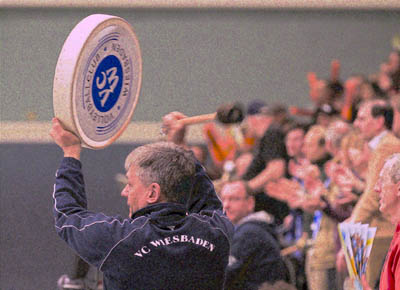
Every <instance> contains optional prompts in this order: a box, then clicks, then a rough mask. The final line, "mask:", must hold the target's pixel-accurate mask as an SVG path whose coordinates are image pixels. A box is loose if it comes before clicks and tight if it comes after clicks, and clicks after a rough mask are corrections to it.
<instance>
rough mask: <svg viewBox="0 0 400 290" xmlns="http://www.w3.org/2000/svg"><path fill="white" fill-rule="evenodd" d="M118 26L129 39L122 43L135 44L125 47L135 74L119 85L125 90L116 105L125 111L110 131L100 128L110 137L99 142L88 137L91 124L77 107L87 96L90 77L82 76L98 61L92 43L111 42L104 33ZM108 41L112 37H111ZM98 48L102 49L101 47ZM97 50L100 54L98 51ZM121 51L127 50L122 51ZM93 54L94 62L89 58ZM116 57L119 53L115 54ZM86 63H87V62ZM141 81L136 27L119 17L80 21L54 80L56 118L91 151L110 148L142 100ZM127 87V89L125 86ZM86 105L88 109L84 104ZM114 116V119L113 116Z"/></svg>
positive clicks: (131, 70)
mask: <svg viewBox="0 0 400 290" xmlns="http://www.w3.org/2000/svg"><path fill="white" fill-rule="evenodd" d="M115 27H116V28H118V29H121V30H122V31H123V33H124V34H126V35H127V36H128V37H127V38H126V39H122V38H121V41H122V40H123V41H125V42H130V41H132V45H129V47H123V48H125V50H129V52H131V56H129V55H128V57H127V58H125V60H126V59H128V60H129V65H127V66H126V67H127V68H129V70H130V73H131V74H130V75H129V74H128V78H127V79H123V80H121V82H122V85H120V86H119V87H120V90H121V91H120V93H119V95H118V97H117V98H116V100H117V101H116V102H117V103H114V105H118V110H120V107H121V106H122V109H121V112H117V113H116V115H118V116H117V119H116V120H113V121H112V122H111V123H112V126H108V127H109V128H108V129H107V130H108V131H106V129H98V130H103V131H101V132H100V133H99V134H102V135H106V136H107V137H105V138H106V139H104V140H96V139H98V138H97V136H88V135H90V134H91V132H89V133H88V132H87V131H88V130H87V129H85V128H84V127H85V126H86V125H87V124H86V123H85V122H84V120H82V119H81V120H80V119H79V114H80V111H79V110H80V109H79V107H77V105H76V104H77V102H78V101H82V102H84V98H85V96H84V88H83V86H84V82H85V78H86V75H81V71H82V70H84V69H83V67H86V68H87V67H88V66H89V62H90V61H91V60H93V61H94V58H95V56H97V55H98V53H97V55H95V56H93V55H94V54H93V52H92V53H91V50H92V49H91V48H92V46H94V45H95V44H93V43H91V42H96V40H98V39H99V38H100V39H107V37H105V36H103V35H104V34H106V32H104V31H105V30H107V29H108V30H110V31H111V30H112V29H113V28H115ZM115 34H116V33H115V32H114V33H110V35H115ZM126 35H125V36H126ZM96 38H97V39H96ZM108 39H111V38H110V37H108ZM110 41H111V40H110ZM103 42H104V41H103ZM125 45H126V43H125ZM113 47H114V46H113ZM119 47H120V46H118V49H119ZM96 48H97V49H98V50H100V46H99V45H98V47H96ZM101 48H102V47H101ZM93 51H94V52H96V51H95V50H93ZM121 51H124V50H123V49H122V50H121ZM90 53H91V55H92V58H93V59H92V58H91V57H90V56H89V55H90ZM114 54H117V53H116V52H114ZM108 56H110V55H107V57H108ZM125 57H126V55H125ZM88 60H89V61H88ZM103 60H104V59H101V60H100V61H99V63H100V64H98V65H101V63H102V61H103ZM85 61H87V63H85ZM121 62H122V61H120V65H121V69H122V70H123V69H125V68H126V67H125V65H124V64H126V62H125V63H122V64H121ZM132 62H134V63H135V64H134V65H132ZM96 73H97V68H96V69H95V71H94V73H93V82H94V76H95V75H96ZM123 76H124V77H125V76H126V75H125V72H124V74H123ZM121 79H122V78H121ZM141 81H142V57H141V50H140V46H139V41H138V39H137V37H136V34H135V32H134V30H133V28H132V26H131V25H130V24H129V23H128V22H127V21H125V20H124V19H122V18H120V17H117V16H112V15H105V14H93V15H90V16H88V17H86V18H84V19H83V20H82V21H80V22H79V23H78V24H77V25H76V26H75V27H74V29H73V30H72V31H71V33H70V34H69V36H68V38H67V40H66V41H65V43H64V45H63V48H62V50H61V53H60V56H59V58H58V62H57V66H56V72H55V77H54V86H53V105H54V113H55V116H56V117H58V118H59V119H60V120H61V121H62V122H63V124H64V126H65V127H66V129H68V130H70V131H72V132H74V133H75V134H76V135H78V137H80V139H81V141H82V146H84V147H87V148H91V149H102V148H105V147H107V146H109V145H110V144H111V143H113V142H114V141H115V140H116V139H117V138H118V137H119V136H120V135H121V134H122V133H123V131H124V130H125V128H126V126H127V125H128V124H129V122H130V120H131V118H132V116H133V112H134V110H135V108H136V104H137V102H138V99H139V93H140V89H141ZM125 84H126V86H127V87H124V85H125ZM80 87H82V94H81V95H80V97H81V100H77V98H78V96H77V94H76V90H80ZM90 87H92V86H90ZM124 89H125V90H127V92H128V93H127V96H128V97H127V98H128V101H127V102H125V103H121V106H119V104H118V102H119V101H121V102H122V101H123V99H122V98H120V96H121V95H122V93H123V90H124ZM91 93H92V92H91ZM124 97H125V93H124ZM66 98H67V99H66ZM114 99H115V98H114ZM88 100H89V99H88ZM92 102H93V103H94V100H92ZM129 102H130V103H129ZM106 104H107V103H106ZM89 105H92V106H93V105H94V104H89ZM114 105H113V106H114ZM83 106H85V104H84V103H83ZM100 106H101V105H100ZM96 107H97V106H96ZM111 108H112V107H111ZM88 110H89V109H88ZM92 112H93V111H92ZM95 114H96V113H94V115H95ZM110 115H111V116H113V115H112V113H111V114H110ZM100 117H101V120H103V116H99V120H100ZM106 117H107V116H104V120H106ZM110 118H111V117H110ZM89 121H90V120H88V122H89ZM90 122H91V121H90ZM96 128H104V127H100V126H99V127H96ZM110 128H114V129H115V128H117V130H116V131H112V129H110ZM96 130H97V129H96ZM102 132H107V133H102ZM107 134H108V135H107ZM101 138H103V137H101ZM101 138H100V139H101Z"/></svg>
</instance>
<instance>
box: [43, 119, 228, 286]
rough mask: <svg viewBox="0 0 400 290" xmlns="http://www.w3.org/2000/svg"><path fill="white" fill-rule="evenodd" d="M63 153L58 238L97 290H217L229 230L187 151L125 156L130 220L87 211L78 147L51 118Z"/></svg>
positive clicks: (141, 150)
mask: <svg viewBox="0 0 400 290" xmlns="http://www.w3.org/2000/svg"><path fill="white" fill-rule="evenodd" d="M50 135H51V136H52V138H53V139H54V141H55V143H56V144H57V145H59V146H60V147H61V149H62V150H63V152H64V158H63V160H62V162H61V165H60V167H59V169H58V170H57V173H56V182H55V186H54V193H53V198H54V209H53V212H54V217H55V227H56V231H57V233H58V235H59V236H60V237H61V238H62V239H64V240H65V241H66V242H67V243H68V245H69V246H70V247H71V248H73V249H74V250H75V251H76V252H77V253H78V254H79V255H80V256H81V257H82V258H83V259H84V260H85V261H87V262H88V263H89V264H92V265H94V266H96V267H97V268H98V269H99V270H100V271H102V272H103V277H104V289H113V290H114V289H129V290H131V289H222V288H223V284H224V278H225V269H226V266H227V264H228V256H229V250H230V243H231V239H232V235H233V225H232V224H231V222H230V221H229V220H228V218H227V217H226V216H225V215H224V214H223V213H222V204H221V202H220V200H219V199H218V197H217V195H216V193H215V190H214V187H213V185H212V182H211V181H210V179H209V178H208V176H207V175H206V173H205V171H204V169H203V167H202V166H201V165H200V164H199V163H198V162H197V161H196V159H195V158H194V156H193V154H192V153H191V152H190V151H187V150H185V149H183V148H182V147H180V146H177V145H175V144H172V143H170V142H159V143H154V144H148V145H144V146H140V147H138V148H136V149H135V150H133V151H132V152H131V153H130V154H129V155H128V157H127V159H126V162H125V167H126V170H127V179H128V184H127V185H126V187H125V188H124V189H123V191H122V193H121V195H122V196H125V197H126V198H127V204H128V206H129V209H130V216H129V218H122V217H120V216H106V215H105V214H103V213H95V212H91V211H89V210H88V209H87V198H86V193H85V186H84V180H83V175H82V171H81V167H82V164H81V162H80V161H79V159H80V153H81V144H80V141H79V139H78V137H76V136H75V135H74V134H72V133H71V132H68V131H66V130H65V129H64V128H63V126H62V124H61V123H60V121H59V120H58V119H57V118H54V119H53V124H52V129H51V131H50Z"/></svg>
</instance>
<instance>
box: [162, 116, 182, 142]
mask: <svg viewBox="0 0 400 290" xmlns="http://www.w3.org/2000/svg"><path fill="white" fill-rule="evenodd" d="M184 118H186V115H184V114H182V113H181V112H171V113H169V114H167V115H165V116H164V117H163V118H162V127H161V130H162V133H163V134H164V135H165V136H166V139H167V141H169V142H173V143H175V144H177V145H184V143H185V140H184V139H185V133H186V127H185V125H183V124H182V123H180V122H178V120H181V119H184Z"/></svg>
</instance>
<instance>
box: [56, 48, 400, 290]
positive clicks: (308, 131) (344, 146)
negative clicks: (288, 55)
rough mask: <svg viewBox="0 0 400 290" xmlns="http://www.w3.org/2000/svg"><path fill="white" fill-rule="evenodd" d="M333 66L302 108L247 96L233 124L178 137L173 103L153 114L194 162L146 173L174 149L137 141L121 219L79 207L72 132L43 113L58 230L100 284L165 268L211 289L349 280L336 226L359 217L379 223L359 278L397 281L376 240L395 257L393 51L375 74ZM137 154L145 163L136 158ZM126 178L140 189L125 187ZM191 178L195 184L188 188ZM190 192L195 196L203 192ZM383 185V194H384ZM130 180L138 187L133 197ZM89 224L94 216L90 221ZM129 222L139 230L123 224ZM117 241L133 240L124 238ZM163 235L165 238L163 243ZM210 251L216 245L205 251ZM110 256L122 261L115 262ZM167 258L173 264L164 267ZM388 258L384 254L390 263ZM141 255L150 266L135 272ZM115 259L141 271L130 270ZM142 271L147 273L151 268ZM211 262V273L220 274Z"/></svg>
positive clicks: (399, 94)
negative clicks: (53, 168)
mask: <svg viewBox="0 0 400 290" xmlns="http://www.w3.org/2000/svg"><path fill="white" fill-rule="evenodd" d="M339 71H340V63H339V62H338V61H336V60H334V61H332V63H331V72H330V76H329V78H327V79H320V78H318V77H317V76H316V75H315V74H314V73H309V74H308V81H309V87H310V100H311V102H312V104H313V107H312V108H311V109H304V108H298V107H286V106H285V105H284V104H269V103H268V102H267V99H257V100H253V101H250V102H249V103H248V104H241V106H236V108H237V107H239V108H240V107H241V108H242V110H243V112H242V113H243V116H244V118H243V120H241V119H240V120H239V121H240V122H237V123H234V124H226V123H220V122H218V121H215V122H211V123H207V124H205V125H204V129H203V131H204V144H188V143H187V142H186V141H185V132H186V127H185V125H183V123H181V122H179V120H180V119H184V118H185V117H186V116H185V115H184V114H183V113H180V112H172V113H169V114H167V115H166V116H164V117H163V127H162V128H163V132H164V138H165V139H166V141H169V142H168V143H167V144H174V146H177V147H173V150H178V149H176V148H184V150H185V152H187V151H188V152H190V151H191V152H192V153H193V154H194V156H195V157H196V159H197V160H198V161H199V163H196V162H197V161H193V160H192V159H191V157H190V156H189V157H187V156H186V155H185V154H187V153H183V151H182V152H180V153H179V154H184V155H185V156H186V157H185V158H186V159H182V160H181V161H180V162H182V163H187V162H189V163H190V162H191V163H190V164H192V163H193V164H192V167H193V168H186V167H182V168H184V170H185V172H186V171H187V172H189V173H185V174H183V175H182V176H179V177H176V176H172V175H171V171H177V170H183V169H177V168H172V167H171V168H169V167H167V168H166V169H164V170H162V171H161V173H156V172H157V170H158V171H160V170H161V169H160V168H161V167H160V166H167V165H168V166H170V164H168V162H171V160H174V162H175V160H177V159H176V158H177V156H173V155H171V159H168V158H167V159H165V160H163V162H164V163H160V164H158V165H157V166H158V167H157V166H156V165H154V166H153V165H152V164H153V163H154V164H155V163H156V161H155V160H158V159H160V158H161V157H160V156H161V155H162V154H161V153H160V152H164V153H165V152H167V151H168V150H170V148H169V147H168V146H170V145H168V146H167V145H158V146H161V147H157V146H155V147H151V150H150V149H148V151H149V152H150V151H154V150H155V151H157V152H158V154H156V155H154V156H152V157H151V156H150V155H151V154H150V153H146V152H145V151H146V150H144V151H143V152H144V153H143V152H139V153H140V154H147V155H146V156H147V157H146V158H147V159H146V158H144V159H143V158H142V157H137V156H138V154H139V153H138V151H134V152H136V153H132V154H133V157H129V156H128V158H127V163H126V169H127V178H128V180H133V179H135V178H136V179H137V178H138V177H139V181H138V180H135V182H132V184H130V183H129V184H128V185H127V187H126V188H125V189H124V190H123V192H122V193H121V195H122V196H124V197H126V198H127V199H128V205H129V208H130V214H129V218H130V219H131V220H128V221H126V220H124V219H115V220H114V219H110V218H109V217H105V216H104V215H103V216H99V215H91V214H90V213H87V212H86V211H85V210H86V209H85V199H84V198H83V196H82V193H81V191H82V186H83V185H81V183H82V182H81V181H80V178H81V177H80V176H78V177H77V178H78V179H77V181H73V182H71V179H73V178H75V177H74V176H75V175H79V174H81V173H80V164H79V162H76V160H74V159H78V160H79V155H80V145H79V144H78V143H79V142H78V140H77V139H74V136H71V135H67V137H65V134H67V133H66V132H65V130H63V129H62V126H61V124H60V123H59V122H58V121H57V120H54V121H53V129H52V136H53V139H54V140H55V141H56V143H57V144H58V145H59V146H60V147H61V148H62V149H63V150H64V156H65V157H66V160H64V161H63V164H62V167H61V169H62V170H64V171H65V172H64V173H63V175H64V179H63V176H62V175H61V177H59V176H58V177H57V178H58V179H57V180H58V183H57V182H56V189H55V203H56V208H55V215H56V221H57V224H56V227H57V229H58V230H59V234H60V236H62V237H63V238H64V239H65V240H66V241H67V242H68V243H69V244H70V245H71V246H72V247H74V249H75V250H76V251H77V252H78V253H79V254H80V255H81V256H83V257H84V258H85V260H87V261H90V262H91V263H93V264H94V265H96V266H98V267H99V268H101V270H105V272H104V274H105V275H106V277H105V278H106V280H107V283H108V285H119V286H121V287H122V288H121V289H130V288H129V285H135V284H134V283H139V285H150V284H146V283H150V282H148V281H151V283H152V284H151V285H153V286H154V289H156V288H157V287H156V286H155V285H158V284H157V283H161V280H163V281H164V283H167V284H165V285H171V287H172V288H173V287H175V286H176V285H178V284H179V283H183V284H179V285H184V284H185V283H188V284H186V285H185V287H181V288H179V289H218V288H221V287H222V285H223V284H224V285H225V288H226V289H278V288H279V289H310V290H314V289H315V290H323V289H327V290H332V289H345V288H344V285H346V283H347V284H348V283H349V282H348V273H347V268H346V262H345V257H344V253H343V251H342V250H341V246H340V239H339V234H338V227H337V225H338V223H340V222H343V221H348V222H361V223H363V224H369V225H370V226H372V227H376V228H377V232H376V237H375V239H374V243H373V247H372V251H371V256H370V259H369V262H368V267H367V271H366V276H363V283H364V288H366V289H367V287H371V289H373V288H374V287H379V284H381V285H385V286H384V287H386V288H381V289H400V288H399V287H400V284H399V283H400V277H399V273H400V265H397V266H396V265H395V263H396V262H395V261H393V259H392V260H390V261H389V262H388V260H387V259H386V263H385V257H386V256H387V255H388V252H389V254H390V253H391V252H392V255H394V253H396V254H397V261H398V251H399V250H398V247H399V245H398V241H397V244H395V238H393V237H397V240H398V232H399V230H400V229H399V226H398V227H397V232H396V223H398V222H399V221H400V217H399V216H398V212H400V165H399V164H400V159H399V158H400V157H399V153H400V52H398V51H393V52H391V53H390V55H389V57H388V59H387V60H385V61H384V62H383V63H382V65H381V66H380V68H379V69H378V72H377V73H376V74H373V75H369V76H366V75H362V74H354V75H352V76H351V77H349V78H348V79H346V80H341V78H340V74H339ZM227 107H229V106H222V107H221V108H219V109H218V113H219V114H220V115H224V114H230V112H231V111H227ZM71 146H72V147H71ZM163 146H164V147H165V146H166V147H165V148H164V147H163ZM145 147H146V146H145ZM70 148H73V150H72V153H71V152H70ZM140 148H141V147H140ZM146 148H147V147H146ZM149 148H150V147H149ZM168 148H169V149H168ZM186 150H187V151H186ZM139 151H140V150H139ZM164 153H163V154H164ZM132 154H131V155H132ZM165 154H166V153H165ZM179 154H178V155H179ZM131 155H130V156H131ZM150 157H151V158H153V159H151V158H150ZM388 158H389V159H388ZM150 159H151V160H150ZM388 160H389V161H390V162H389V161H388ZM393 160H394V161H393ZM131 164H132V166H131ZM190 164H189V165H190ZM200 164H202V166H200ZM396 164H397V165H396ZM183 165H184V164H182V166H183ZM189 165H187V166H189ZM145 166H147V167H149V169H143V168H144V167H145ZM142 167H143V168H142ZM189 167H190V166H189ZM62 170H61V171H62ZM146 170H149V171H148V172H147V171H146ZM142 171H143V172H142ZM381 171H382V172H383V173H382V172H381ZM71 172H72V173H71ZM137 172H139V173H138V174H136V173H137ZM68 174H70V175H71V174H72V175H71V176H70V175H68ZM163 175H165V176H164V177H163ZM207 176H209V177H210V179H209V178H208V177H207ZM142 177H143V178H144V179H142ZM163 178H164V179H166V180H169V179H171V178H175V179H176V180H175V179H174V180H175V182H176V183H175V184H174V187H173V188H172V189H171V190H170V191H168V192H169V193H171V192H175V193H177V194H175V195H170V194H169V193H168V194H166V192H167V191H165V187H166V186H167V185H166V184H167V183H168V182H167V181H166V180H164V179H163ZM196 178H197V179H196ZM198 178H200V179H198ZM143 180H146V182H144V181H143ZM199 180H200V181H199ZM210 180H212V183H211V181H210ZM209 181H210V182H209ZM142 182H143V184H142ZM182 182H183V184H181V183H182ZM137 184H139V185H140V186H141V187H140V188H136V186H137ZM193 184H195V185H196V186H195V187H196V188H197V191H196V192H197V193H198V196H192V195H190V194H189V195H190V196H187V195H188V192H190V190H192V189H193V188H192V187H193V186H194V185H193ZM388 185H391V186H392V187H390V188H389V187H388ZM128 187H132V188H128ZM211 187H213V188H211ZM66 188H67V190H66ZM214 188H215V192H214ZM388 188H389V189H388ZM66 191H69V192H75V191H77V192H78V193H77V195H78V197H76V198H75V200H74V202H77V204H73V201H71V200H70V199H69V196H68V194H67V193H66ZM200 191H204V194H205V196H204V197H202V198H200V196H201V194H200V193H199V192H200ZM388 191H389V192H391V195H390V196H391V197H390V198H387V197H385V193H386V192H388ZM131 192H146V194H145V195H141V196H140V198H139V199H138V198H137V197H134V196H132V193H131ZM214 194H216V195H215V196H214ZM388 195H389V194H388ZM216 196H218V197H219V200H220V201H218V199H216ZM384 197H385V198H384ZM396 198H397V199H396ZM175 203H176V204H179V206H177V205H175ZM71 204H72V205H73V207H71ZM160 204H167V206H161V205H160ZM182 205H183V206H182ZM63 207H64V208H63ZM149 207H150V209H149ZM72 209H73V210H74V211H75V212H76V211H78V212H82V213H81V214H80V215H78V217H79V216H80V217H79V218H77V217H76V216H75V217H74V218H72V217H71V218H70V217H69V214H70V213H68V211H71V210H72ZM222 210H223V211H222ZM185 213H186V215H188V216H189V217H190V218H191V219H189V221H186V219H187V218H185ZM170 214H172V215H173V217H171V216H170ZM225 219H226V220H225ZM228 219H229V221H230V222H227V220H228ZM183 220H185V221H183ZM199 221H200V222H199ZM186 223H189V224H190V226H191V227H192V229H191V231H189V232H190V234H188V233H183V232H182V228H185V227H186ZM93 224H96V225H98V226H99V228H96V229H93V228H94V227H92V225H93ZM203 224H207V225H208V226H210V227H208V228H207V227H204V225H203ZM232 225H233V226H232ZM91 227H92V228H91ZM96 227H97V226H96ZM154 227H156V230H155V228H154ZM89 228H91V229H89ZM74 229H76V231H75V230H74ZM86 229H88V230H87V231H86ZM85 231H86V236H85V235H84V233H83V232H85ZM114 231H116V234H115V232H114ZM136 231H138V232H141V233H143V235H144V236H143V237H140V238H139V237H137V235H131V233H133V232H136ZM395 232H396V235H395ZM110 233H111V234H112V235H111V236H110V237H108V238H107V239H106V241H107V243H105V244H104V245H102V246H101V247H100V246H99V245H98V243H94V244H93V245H92V246H93V248H94V249H95V250H93V248H90V247H89V246H88V245H85V246H84V245H83V243H84V241H85V243H86V242H88V243H89V242H90V240H91V235H93V236H95V237H96V238H99V237H100V236H102V234H104V235H108V234H110ZM113 234H115V236H113ZM199 235H201V238H199ZM190 236H192V238H193V241H192V242H191V241H190ZM147 237H148V239H149V240H146V238H147ZM194 237H197V240H196V238H194ZM128 240H131V243H132V244H134V245H135V246H131V245H127V244H126V241H128ZM80 241H82V242H80ZM156 241H158V242H156ZM171 243H173V244H174V247H172V246H171V247H167V245H169V244H171ZM155 245H158V246H159V247H158V246H155ZM180 246H182V248H179V247H180ZM195 246H199V247H195ZM116 247H117V248H118V249H119V250H118V251H116V250H114V248H116ZM160 249H164V250H166V249H168V251H166V252H165V253H164V252H162V251H161V250H160ZM174 249H175V251H174ZM227 249H228V251H227ZM389 249H390V250H389ZM131 250H132V251H133V252H132V253H133V255H136V256H137V257H136V259H137V261H136V260H130V258H129V259H128V258H126V257H124V255H125V254H124V251H131ZM186 250H187V252H185V251H186ZM176 251H181V253H182V255H183V256H182V257H185V259H184V260H179V259H178V260H176V257H175V256H174V255H175V254H177V253H178V252H176ZM190 251H192V252H191V253H190ZM196 251H197V252H196ZM213 251H216V252H214V253H215V255H209V254H210V253H212V252H213ZM393 251H394V252H393ZM228 252H229V253H228ZM111 253H112V254H113V257H112V258H110V257H111V256H112V255H111ZM150 253H151V254H150ZM193 253H195V254H196V255H197V254H198V255H201V256H197V258H198V259H199V260H197V258H195V257H193V256H192V254H193ZM214 253H213V254H214ZM152 255H153V256H152ZM157 255H158V256H157ZM228 256H229V257H228ZM146 257H152V259H150V258H148V259H147V260H146ZM166 257H167V258H168V259H169V260H168V261H165V258H166ZM216 257H219V259H220V260H218V261H217V260H216ZM134 258H135V257H134ZM157 258H158V259H159V262H156V260H155V259H157ZM118 259H122V261H123V264H121V265H118V263H117V262H118V261H117V260H118ZM200 260H202V261H200ZM138 261H139V262H138ZM161 261H163V262H161ZM168 262H170V263H176V264H175V265H174V266H173V267H172V268H171V267H169V266H168ZM135 263H140V265H141V266H140V267H139V266H137V265H136V264H135ZM157 263H160V265H162V267H161V268H168V269H169V271H170V273H169V274H168V273H167V272H165V273H164V272H162V273H157V274H158V276H157V274H156V273H155V272H154V271H153V270H154V269H159V268H160V265H158V264H157ZM387 263H391V264H390V265H391V267H390V269H389V268H388V266H387ZM176 265H178V266H176ZM125 266H126V267H125ZM124 267H125V268H124ZM130 267H131V268H130ZM141 267H142V268H141ZM146 267H150V268H151V269H152V271H149V272H146V271H144V270H143V269H145V268H146ZM174 267H176V268H174ZM202 267H206V269H203V268H202ZM224 267H225V268H226V269H225V274H222V272H224V270H223V268H224ZM153 268H154V269H153ZM126 269H129V270H126ZM174 269H175V270H174ZM200 269H202V270H200ZM178 270H179V271H178ZM107 271H108V272H107ZM118 271H123V273H122V274H121V273H119V272H118ZM124 271H125V272H126V274H129V273H131V274H132V275H133V272H137V273H140V275H142V277H140V278H128V276H124V275H125V272H124ZM153 272H154V275H153V276H152V275H151V274H149V273H153ZM211 272H214V273H217V272H218V273H219V274H218V275H217V276H218V277H217V278H215V275H214V276H213V275H211V274H210V273H211ZM381 272H383V273H384V275H382V277H383V278H382V279H383V280H381V279H380V277H381V276H380V274H381ZM182 273H184V274H182ZM199 273H202V274H201V275H203V276H201V275H200V274H199ZM395 273H396V274H395ZM181 274H182V275H184V276H185V277H184V278H182V277H183V276H182V275H181ZM149 275H150V276H152V278H151V277H150V276H149ZM171 275H172V276H173V277H172V276H171ZM199 275H200V276H199ZM136 276H137V275H135V277H136ZM178 276H179V277H181V278H178ZM192 276H193V277H192ZM171 277H172V278H171ZM196 277H197V278H196ZM206 277H208V278H206ZM221 277H223V279H222V280H221ZM191 278H193V279H197V280H196V284H190V283H192V282H193V281H192V282H190V281H189V282H185V281H188V280H187V279H191ZM115 279H124V280H121V281H120V282H118V281H117V280H115ZM185 279H186V280H185ZM199 281H201V282H199ZM118 283H119V284H118ZM124 283H125V284H124ZM132 283H133V284H132ZM140 283H141V284H140ZM168 283H170V284H168ZM126 285H128V286H126ZM160 285H161V284H160ZM394 285H396V286H394ZM116 287H117V286H116ZM123 287H128V288H123ZM165 287H167V286H165ZM191 287H193V288H191ZM394 287H396V288H394ZM172 288H168V287H167V288H164V289H172ZM64 289H66V288H64ZM112 289H114V288H112ZM118 289H120V288H118ZM132 289H133V288H132ZM142 289H146V288H142ZM148 289H150V288H148ZM151 289H153V288H151ZM157 289H158V288H157ZM160 289H163V288H162V287H161V288H160ZM173 289H178V288H173Z"/></svg>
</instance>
